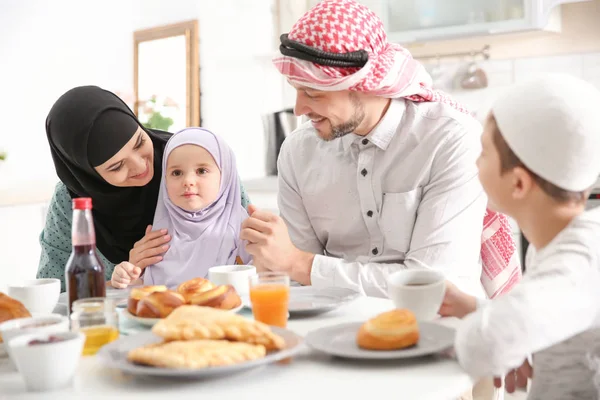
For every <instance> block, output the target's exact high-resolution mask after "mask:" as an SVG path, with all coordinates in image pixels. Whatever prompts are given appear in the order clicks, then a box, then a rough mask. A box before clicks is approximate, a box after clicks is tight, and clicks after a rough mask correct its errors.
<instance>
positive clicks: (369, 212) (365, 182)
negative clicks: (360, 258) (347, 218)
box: [357, 139, 381, 256]
mask: <svg viewBox="0 0 600 400" xmlns="http://www.w3.org/2000/svg"><path fill="white" fill-rule="evenodd" d="M361 144H362V146H360V147H359V154H358V175H357V179H358V182H357V187H358V192H359V195H360V201H361V204H360V207H361V210H362V212H363V215H364V216H365V217H364V220H365V224H366V226H367V230H368V232H369V244H370V250H369V252H370V253H371V254H370V255H371V256H375V255H377V254H379V248H378V247H379V246H380V245H379V241H380V237H381V234H380V232H379V224H378V222H377V218H376V216H377V213H376V210H377V205H376V203H375V195H376V194H375V193H373V185H372V179H373V157H374V153H375V146H370V147H368V148H367V147H366V146H367V145H368V144H369V140H368V139H362V140H361Z"/></svg>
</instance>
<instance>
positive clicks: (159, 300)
mask: <svg viewBox="0 0 600 400" xmlns="http://www.w3.org/2000/svg"><path fill="white" fill-rule="evenodd" d="M184 304H185V299H184V298H183V296H182V295H180V294H179V293H177V292H174V291H172V290H166V291H164V292H153V293H150V294H149V295H148V296H146V297H143V298H142V299H140V301H139V302H138V304H137V308H136V310H135V315H137V316H138V317H142V318H166V317H168V316H169V315H170V314H171V312H172V311H173V310H174V309H176V308H177V307H180V306H182V305H184Z"/></svg>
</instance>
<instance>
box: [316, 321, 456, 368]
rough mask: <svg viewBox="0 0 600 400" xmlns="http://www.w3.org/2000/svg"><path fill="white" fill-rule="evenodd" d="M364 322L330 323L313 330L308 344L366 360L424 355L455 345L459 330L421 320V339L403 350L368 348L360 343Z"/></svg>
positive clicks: (332, 353)
mask: <svg viewBox="0 0 600 400" xmlns="http://www.w3.org/2000/svg"><path fill="white" fill-rule="evenodd" d="M362 324H363V323H362V322H351V323H346V324H341V325H334V326H328V327H325V328H320V329H317V330H315V331H312V332H309V334H308V335H306V338H305V341H306V344H307V345H309V346H310V347H312V348H313V349H315V350H318V351H321V352H323V353H327V354H330V355H332V356H338V357H343V358H354V359H364V360H382V359H400V358H412V357H422V356H427V355H430V354H435V353H440V352H442V351H444V350H447V349H449V348H451V347H452V346H453V345H454V335H455V331H454V329H452V328H448V327H447V326H444V325H440V324H436V323H434V322H420V323H419V343H417V345H416V346H413V347H408V348H405V349H401V350H365V349H362V348H360V347H358V345H357V344H356V335H357V333H358V329H359V328H360V326H361V325H362Z"/></svg>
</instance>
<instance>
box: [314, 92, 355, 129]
mask: <svg viewBox="0 0 600 400" xmlns="http://www.w3.org/2000/svg"><path fill="white" fill-rule="evenodd" d="M350 99H351V100H352V105H353V106H354V113H353V114H352V117H350V119H349V120H348V121H346V122H342V123H341V124H338V125H331V134H330V135H329V136H328V137H321V138H322V139H323V140H326V141H330V140H333V139H338V138H341V137H343V136H346V135H347V134H349V133H352V132H354V131H355V130H356V128H358V127H359V126H360V124H362V122H363V120H364V119H365V106H364V105H363V103H362V102H361V101H360V100H359V99H358V98H357V97H356V96H355V95H353V93H351V94H350Z"/></svg>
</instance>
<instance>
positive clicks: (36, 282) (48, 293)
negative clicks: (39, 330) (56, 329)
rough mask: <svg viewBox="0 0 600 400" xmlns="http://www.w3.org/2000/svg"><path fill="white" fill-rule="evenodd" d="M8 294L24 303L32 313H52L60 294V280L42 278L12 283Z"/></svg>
mask: <svg viewBox="0 0 600 400" xmlns="http://www.w3.org/2000/svg"><path fill="white" fill-rule="evenodd" d="M8 295H9V296H10V297H12V298H14V299H16V300H19V301H20V302H21V303H23V305H24V306H25V308H26V309H27V310H28V311H29V312H30V313H31V314H32V315H45V314H52V312H53V311H54V307H56V304H57V303H58V297H59V295H60V280H58V279H56V278H40V279H32V280H27V281H23V282H19V283H15V284H11V285H8Z"/></svg>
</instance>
